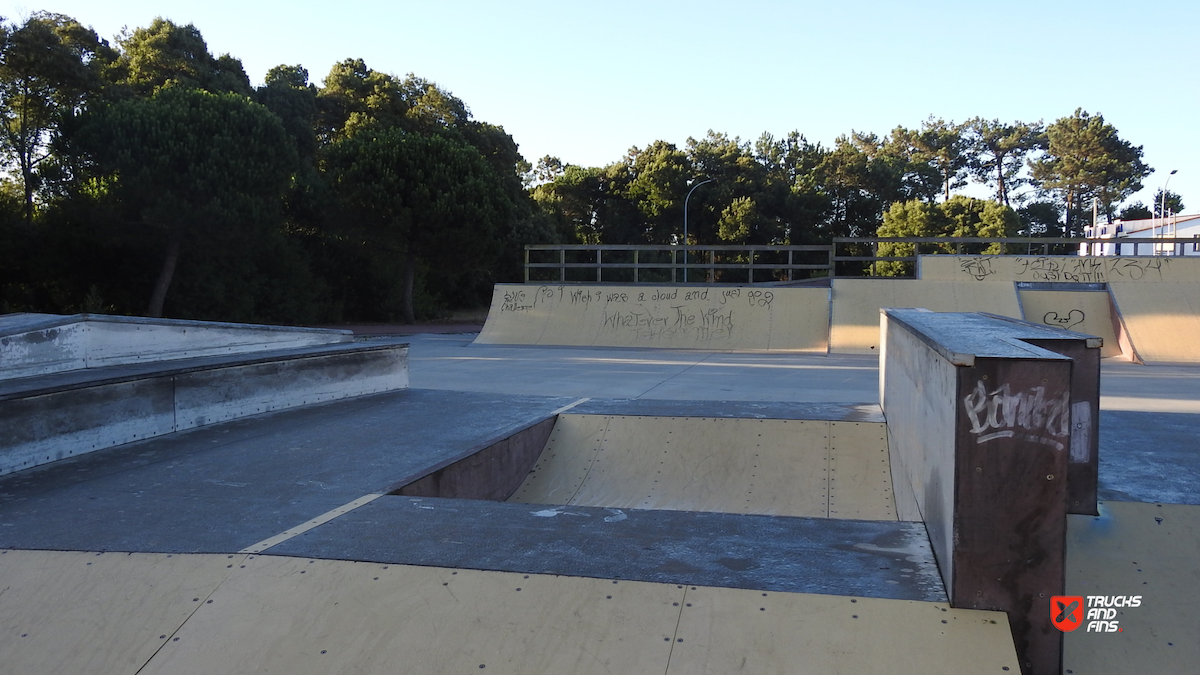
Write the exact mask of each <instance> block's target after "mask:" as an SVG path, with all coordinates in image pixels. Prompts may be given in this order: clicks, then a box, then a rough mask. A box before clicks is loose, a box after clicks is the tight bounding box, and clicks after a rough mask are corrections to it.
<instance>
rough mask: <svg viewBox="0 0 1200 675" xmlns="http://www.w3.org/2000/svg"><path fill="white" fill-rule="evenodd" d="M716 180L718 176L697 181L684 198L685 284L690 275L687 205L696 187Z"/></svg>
mask: <svg viewBox="0 0 1200 675" xmlns="http://www.w3.org/2000/svg"><path fill="white" fill-rule="evenodd" d="M714 180H716V178H709V179H708V180H704V181H700V182H699V183H696V184H695V185H693V186H692V189H691V190H688V193H687V196H686V197H684V198H683V283H685V284H686V283H687V280H688V279H687V277H688V275H687V253H688V252H687V242H688V237H687V207H688V200H689V199H691V198H692V193H693V192H695V191H696V188H698V187H700V186H701V185H704V184H705V183H711V182H713V181H714Z"/></svg>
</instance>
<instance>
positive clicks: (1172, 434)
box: [1097, 410, 1200, 504]
mask: <svg viewBox="0 0 1200 675" xmlns="http://www.w3.org/2000/svg"><path fill="white" fill-rule="evenodd" d="M1198 424H1200V415H1189V414H1182V413H1146V412H1134V411H1121V410H1103V411H1101V412H1100V476H1099V490H1098V491H1097V494H1098V495H1099V497H1100V499H1105V500H1110V501H1123V502H1154V503H1161V504H1200V440H1198V439H1197V437H1196V429H1197V425H1198Z"/></svg>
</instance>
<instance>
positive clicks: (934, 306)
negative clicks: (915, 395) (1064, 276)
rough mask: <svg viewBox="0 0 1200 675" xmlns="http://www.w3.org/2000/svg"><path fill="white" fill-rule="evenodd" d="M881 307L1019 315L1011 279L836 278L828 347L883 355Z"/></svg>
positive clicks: (843, 351) (854, 352)
mask: <svg viewBox="0 0 1200 675" xmlns="http://www.w3.org/2000/svg"><path fill="white" fill-rule="evenodd" d="M935 257H936V256H935ZM883 307H923V308H925V309H928V310H931V311H934V312H991V313H992V314H1000V315H1002V316H1010V317H1013V318H1018V319H1019V318H1021V308H1020V306H1019V305H1018V304H1017V292H1016V288H1015V286H1013V284H1012V282H991V281H983V282H977V281H966V280H964V281H924V280H917V279H834V280H833V310H832V311H833V314H832V316H833V320H832V326H831V328H830V331H829V351H830V352H833V353H838V354H877V353H879V310H880V308H883Z"/></svg>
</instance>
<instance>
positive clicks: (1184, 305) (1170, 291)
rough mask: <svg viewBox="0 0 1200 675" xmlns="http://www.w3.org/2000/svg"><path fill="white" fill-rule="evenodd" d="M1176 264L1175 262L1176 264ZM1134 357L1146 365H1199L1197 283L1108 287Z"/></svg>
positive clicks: (1199, 299) (1199, 285) (1199, 286)
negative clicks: (1131, 346)
mask: <svg viewBox="0 0 1200 675" xmlns="http://www.w3.org/2000/svg"><path fill="white" fill-rule="evenodd" d="M1176 262H1178V261H1176ZM1108 287H1109V290H1110V291H1111V292H1112V296H1113V301H1114V302H1115V303H1116V305H1117V311H1118V313H1119V314H1120V318H1121V321H1122V323H1123V325H1124V326H1125V331H1126V333H1127V334H1128V336H1129V340H1130V341H1131V342H1132V343H1133V349H1134V351H1135V353H1136V355H1137V356H1138V357H1139V358H1140V359H1141V360H1142V361H1144V362H1146V363H1200V348H1198V347H1197V345H1196V338H1197V336H1200V281H1198V282H1192V283H1155V284H1145V283H1109V285H1108Z"/></svg>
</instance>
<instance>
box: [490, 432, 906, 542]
mask: <svg viewBox="0 0 1200 675" xmlns="http://www.w3.org/2000/svg"><path fill="white" fill-rule="evenodd" d="M834 430H836V433H837V434H838V436H837V440H836V442H835V441H834V440H833V437H832V436H831V433H833V431H834ZM887 455H888V453H887V442H886V433H885V432H884V425H883V424H880V423H856V422H847V423H831V422H828V421H823V420H778V419H733V418H694V417H691V418H689V417H650V416H617V415H614V416H604V415H560V416H559V418H558V422H557V423H556V424H555V428H554V431H553V432H552V433H551V435H550V438H549V440H548V441H547V444H546V448H545V450H543V452H542V456H541V458H539V460H538V462H537V463H536V464H535V465H534V469H533V471H532V472H530V474H529V477H528V478H527V479H526V480H525V482H524V483H522V484H521V486H520V487H519V488H517V491H516V492H515V493H514V494H513V496H512V497H511V498H510V499H509V501H514V502H522V503H530V504H552V505H566V506H570V505H579V506H600V507H608V508H636V509H668V510H686V511H719V512H726V513H752V514H762V515H786V516H798V517H815V518H824V517H835V518H860V519H873V520H895V517H896V516H895V504H894V502H893V500H892V495H891V478H890V469H889V468H888V464H887ZM832 471H839V472H840V473H841V476H842V481H843V482H842V484H841V485H840V486H839V487H838V493H837V505H838V509H837V510H838V513H832V512H831V511H832V509H831V502H830V488H831V472H832Z"/></svg>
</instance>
